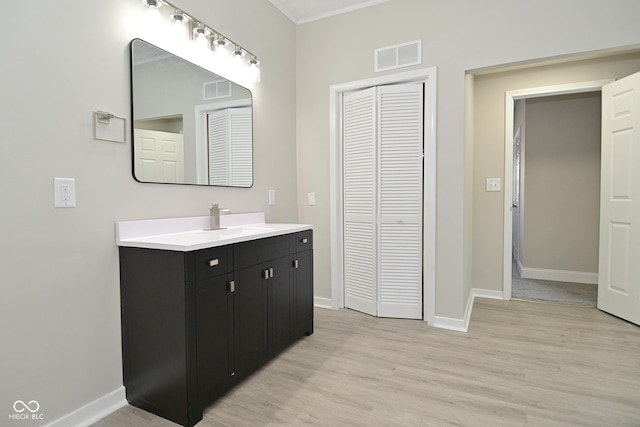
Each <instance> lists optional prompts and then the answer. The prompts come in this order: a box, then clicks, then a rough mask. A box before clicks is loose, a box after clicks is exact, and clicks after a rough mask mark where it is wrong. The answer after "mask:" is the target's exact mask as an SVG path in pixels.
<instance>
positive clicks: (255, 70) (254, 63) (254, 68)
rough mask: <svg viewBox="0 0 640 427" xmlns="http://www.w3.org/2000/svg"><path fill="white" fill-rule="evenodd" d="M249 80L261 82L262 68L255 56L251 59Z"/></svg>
mask: <svg viewBox="0 0 640 427" xmlns="http://www.w3.org/2000/svg"><path fill="white" fill-rule="evenodd" d="M248 62H249V80H251V81H252V82H254V83H258V82H259V81H260V67H259V64H260V62H258V59H257V58H256V57H255V56H252V57H251V59H249V61H248Z"/></svg>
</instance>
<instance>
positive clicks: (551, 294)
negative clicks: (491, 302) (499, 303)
mask: <svg viewBox="0 0 640 427" xmlns="http://www.w3.org/2000/svg"><path fill="white" fill-rule="evenodd" d="M511 297H512V298H513V299H520V300H526V301H540V302H548V303H555V304H569V305H579V306H584V307H595V306H596V302H597V298H598V285H587V284H583V283H568V282H555V281H551V280H534V279H524V278H522V277H519V276H516V275H514V276H513V278H512V281H511Z"/></svg>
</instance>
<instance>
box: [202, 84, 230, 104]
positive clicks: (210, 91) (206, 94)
mask: <svg viewBox="0 0 640 427" xmlns="http://www.w3.org/2000/svg"><path fill="white" fill-rule="evenodd" d="M202 87H203V95H202V99H204V100H205V101H206V100H209V99H218V98H229V97H230V96H231V82H230V81H229V80H216V81H213V82H207V83H203V84H202Z"/></svg>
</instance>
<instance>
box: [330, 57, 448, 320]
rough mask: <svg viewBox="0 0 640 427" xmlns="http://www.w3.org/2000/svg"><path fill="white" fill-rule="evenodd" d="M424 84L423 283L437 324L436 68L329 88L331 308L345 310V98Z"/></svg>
mask: <svg viewBox="0 0 640 427" xmlns="http://www.w3.org/2000/svg"><path fill="white" fill-rule="evenodd" d="M405 82H423V83H424V85H425V94H424V95H425V96H424V100H425V108H424V152H425V157H424V170H425V173H424V184H423V188H424V197H423V200H424V202H423V203H424V205H423V218H424V225H423V227H422V229H423V241H424V247H423V281H424V284H423V286H424V298H423V300H424V307H423V311H424V317H425V319H424V320H426V321H427V323H428V324H430V325H433V324H435V323H436V320H435V312H436V310H435V307H436V305H435V304H436V303H435V298H436V292H435V289H436V286H435V283H436V92H437V91H436V88H437V69H436V67H430V68H424V69H419V70H414V71H407V72H404V73H397V74H388V75H384V76H378V77H374V78H370V79H365V80H358V81H353V82H348V83H340V84H335V85H331V86H330V87H329V110H330V111H329V126H330V131H329V138H330V143H329V144H330V145H329V156H330V160H329V162H330V174H329V186H330V200H331V206H330V222H331V307H333V308H336V309H337V308H342V307H344V282H343V271H344V268H343V263H342V255H343V254H342V242H343V236H342V148H341V147H342V94H343V93H345V92H351V91H354V90H359V89H364V88H367V87H371V86H380V85H385V84H392V83H405Z"/></svg>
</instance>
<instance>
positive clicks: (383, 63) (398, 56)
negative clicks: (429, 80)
mask: <svg viewBox="0 0 640 427" xmlns="http://www.w3.org/2000/svg"><path fill="white" fill-rule="evenodd" d="M375 60H376V63H375V72H376V73H377V72H378V71H385V70H393V69H394V68H402V67H409V66H411V65H418V64H422V40H414V41H412V42H407V43H401V44H397V45H394V46H388V47H383V48H380V49H376V50H375Z"/></svg>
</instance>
